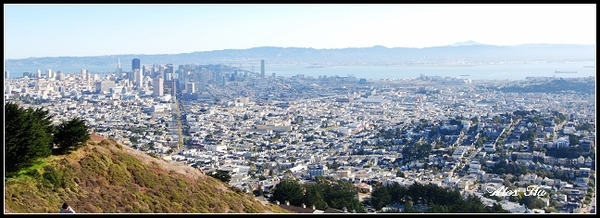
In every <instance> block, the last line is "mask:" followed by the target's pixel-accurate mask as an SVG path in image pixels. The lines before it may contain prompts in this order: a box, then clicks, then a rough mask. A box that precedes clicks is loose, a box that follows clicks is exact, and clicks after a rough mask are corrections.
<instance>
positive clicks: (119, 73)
mask: <svg viewBox="0 0 600 218" xmlns="http://www.w3.org/2000/svg"><path fill="white" fill-rule="evenodd" d="M122 72H123V70H122V69H121V58H119V59H117V70H116V71H115V74H117V76H120V75H121V73H122Z"/></svg>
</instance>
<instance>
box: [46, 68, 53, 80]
mask: <svg viewBox="0 0 600 218" xmlns="http://www.w3.org/2000/svg"><path fill="white" fill-rule="evenodd" d="M50 78H52V69H46V79H50Z"/></svg>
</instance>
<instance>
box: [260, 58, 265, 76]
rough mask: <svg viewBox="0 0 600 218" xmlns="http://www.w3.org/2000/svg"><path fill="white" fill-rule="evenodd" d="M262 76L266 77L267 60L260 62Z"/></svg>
mask: <svg viewBox="0 0 600 218" xmlns="http://www.w3.org/2000/svg"><path fill="white" fill-rule="evenodd" d="M260 76H261V77H263V78H264V77H265V60H260Z"/></svg>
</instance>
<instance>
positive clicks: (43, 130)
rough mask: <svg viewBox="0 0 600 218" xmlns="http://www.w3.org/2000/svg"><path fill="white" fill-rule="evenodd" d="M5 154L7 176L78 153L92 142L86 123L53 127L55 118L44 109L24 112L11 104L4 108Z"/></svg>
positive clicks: (72, 121)
mask: <svg viewBox="0 0 600 218" xmlns="http://www.w3.org/2000/svg"><path fill="white" fill-rule="evenodd" d="M4 114H5V124H4V134H5V135H4V139H5V143H4V152H5V159H4V161H5V170H6V173H7V175H9V176H10V175H11V174H13V173H17V172H18V171H19V170H21V169H24V168H26V167H30V166H32V165H33V164H35V163H36V161H37V160H38V159H39V158H43V157H48V156H50V155H52V152H53V147H55V145H56V147H57V148H58V149H56V150H57V151H60V152H58V154H63V153H64V152H65V151H69V150H72V149H77V148H78V147H79V146H81V145H82V143H84V142H86V141H87V140H88V139H89V138H90V134H89V132H88V127H87V126H86V125H85V122H84V121H83V120H80V119H78V118H73V119H71V120H69V121H66V122H65V121H63V122H62V123H61V124H60V125H59V126H54V125H52V119H53V118H54V115H53V114H50V112H49V111H48V110H47V109H46V108H44V107H40V108H37V109H34V108H32V107H29V108H22V107H20V106H19V105H18V104H16V103H13V102H8V103H6V104H5V107H4Z"/></svg>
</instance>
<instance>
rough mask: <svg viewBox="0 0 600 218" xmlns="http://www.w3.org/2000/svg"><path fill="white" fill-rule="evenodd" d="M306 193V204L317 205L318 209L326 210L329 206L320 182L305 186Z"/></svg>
mask: <svg viewBox="0 0 600 218" xmlns="http://www.w3.org/2000/svg"><path fill="white" fill-rule="evenodd" d="M305 188H306V193H304V204H305V205H306V206H313V205H314V206H315V208H316V209H319V210H325V209H327V208H328V207H329V205H328V204H327V202H326V201H325V200H324V199H323V190H322V187H321V185H319V184H307V185H306V186H305Z"/></svg>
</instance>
